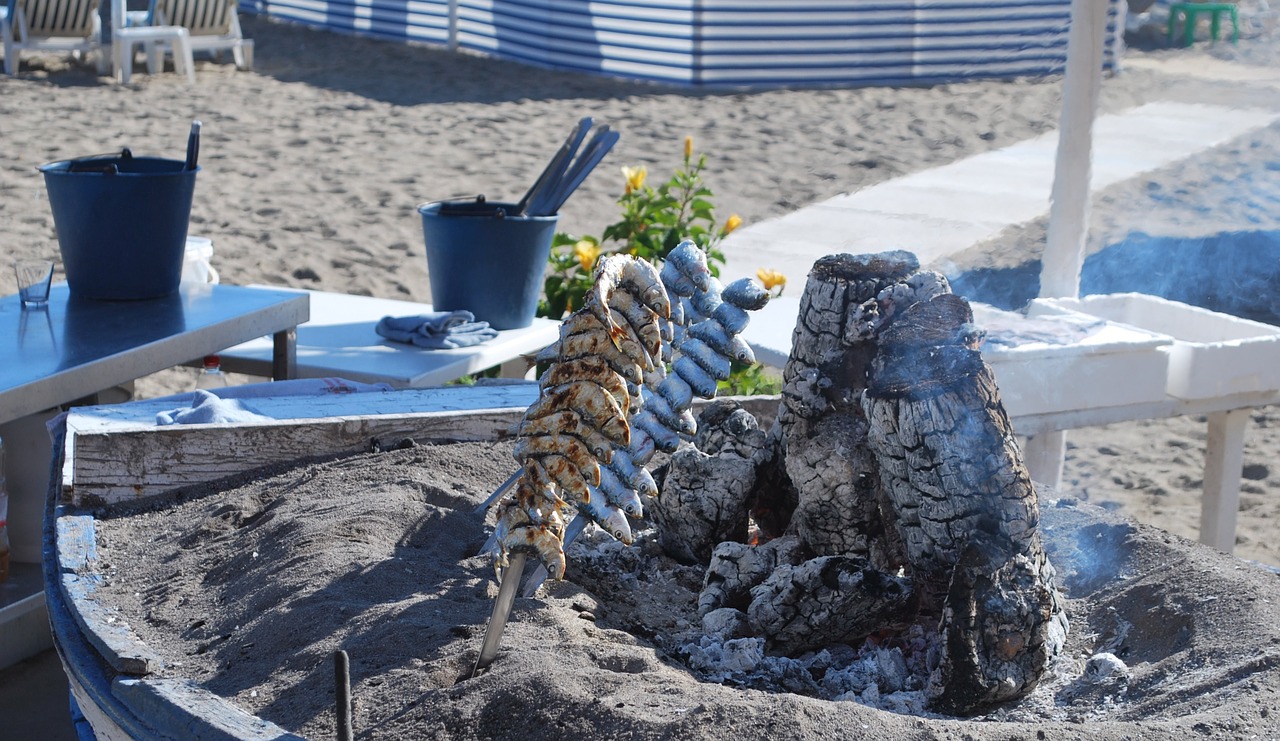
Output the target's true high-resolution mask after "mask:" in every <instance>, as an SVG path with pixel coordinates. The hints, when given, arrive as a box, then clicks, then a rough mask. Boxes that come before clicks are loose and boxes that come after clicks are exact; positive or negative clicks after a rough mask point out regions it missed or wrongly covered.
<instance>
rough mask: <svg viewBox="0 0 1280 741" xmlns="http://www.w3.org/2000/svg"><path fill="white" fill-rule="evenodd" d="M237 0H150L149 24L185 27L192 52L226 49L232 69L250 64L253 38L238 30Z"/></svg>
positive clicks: (242, 67)
mask: <svg viewBox="0 0 1280 741" xmlns="http://www.w3.org/2000/svg"><path fill="white" fill-rule="evenodd" d="M239 9H240V5H239V2H238V0H154V5H153V6H152V10H153V14H152V21H151V22H152V23H153V24H154V25H161V26H182V27H183V28H186V29H187V33H188V35H189V38H188V42H189V43H190V45H191V50H192V51H214V52H217V51H222V50H223V49H230V50H231V55H232V57H233V58H234V59H235V63H236V69H250V68H252V67H253V39H246V38H245V37H244V32H243V31H242V30H241V29H240V15H239V12H238V11H239Z"/></svg>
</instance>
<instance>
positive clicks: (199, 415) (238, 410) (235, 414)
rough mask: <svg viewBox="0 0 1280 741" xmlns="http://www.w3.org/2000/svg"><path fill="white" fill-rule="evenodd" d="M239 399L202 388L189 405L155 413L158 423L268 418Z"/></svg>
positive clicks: (251, 420)
mask: <svg viewBox="0 0 1280 741" xmlns="http://www.w3.org/2000/svg"><path fill="white" fill-rule="evenodd" d="M269 419H271V417H267V416H264V415H261V414H258V413H257V412H255V411H253V409H251V408H249V406H248V405H246V404H245V403H244V402H242V401H240V400H239V399H220V398H218V397H217V396H215V395H213V394H211V393H209V392H208V391H205V390H203V389H200V390H197V391H196V392H195V398H193V399H192V400H191V406H190V407H179V408H178V409H170V410H169V411H167V412H159V413H158V414H156V424H158V425H175V424H180V425H205V424H213V423H215V422H255V421H261V420H269Z"/></svg>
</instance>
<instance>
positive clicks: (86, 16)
mask: <svg viewBox="0 0 1280 741" xmlns="http://www.w3.org/2000/svg"><path fill="white" fill-rule="evenodd" d="M98 4H99V0H7V2H6V4H5V6H4V8H2V9H0V36H2V37H3V41H4V71H5V74H9V75H16V74H17V73H18V66H19V63H20V61H21V60H20V57H21V54H22V52H24V51H61V52H70V53H72V54H74V55H75V56H76V57H77V58H81V57H83V56H84V55H86V54H88V53H90V52H94V53H96V55H97V59H96V64H97V70H98V73H99V74H105V73H106V71H107V54H106V50H105V49H104V48H103V44H102V21H101V20H100V19H99V18H98Z"/></svg>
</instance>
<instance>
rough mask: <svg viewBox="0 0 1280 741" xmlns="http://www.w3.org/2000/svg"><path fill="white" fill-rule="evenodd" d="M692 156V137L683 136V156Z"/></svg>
mask: <svg viewBox="0 0 1280 741" xmlns="http://www.w3.org/2000/svg"><path fill="white" fill-rule="evenodd" d="M692 156H693V137H692V136H686V137H685V138H684V158H685V159H689V158H690V157H692Z"/></svg>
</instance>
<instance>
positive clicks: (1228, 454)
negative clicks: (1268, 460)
mask: <svg viewBox="0 0 1280 741" xmlns="http://www.w3.org/2000/svg"><path fill="white" fill-rule="evenodd" d="M1250 411H1251V410H1249V409H1232V410H1230V411H1226V412H1214V413H1212V414H1210V415H1209V440H1208V444H1207V445H1206V450H1205V461H1204V499H1202V500H1201V502H1200V542H1201V543H1204V544H1206V545H1211V546H1213V547H1214V548H1217V549H1218V550H1221V551H1224V552H1226V553H1231V552H1232V551H1233V550H1235V547H1236V513H1237V512H1238V511H1239V509H1240V473H1241V471H1242V470H1243V469H1244V426H1245V422H1247V421H1248V419H1249V413H1250Z"/></svg>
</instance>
